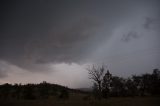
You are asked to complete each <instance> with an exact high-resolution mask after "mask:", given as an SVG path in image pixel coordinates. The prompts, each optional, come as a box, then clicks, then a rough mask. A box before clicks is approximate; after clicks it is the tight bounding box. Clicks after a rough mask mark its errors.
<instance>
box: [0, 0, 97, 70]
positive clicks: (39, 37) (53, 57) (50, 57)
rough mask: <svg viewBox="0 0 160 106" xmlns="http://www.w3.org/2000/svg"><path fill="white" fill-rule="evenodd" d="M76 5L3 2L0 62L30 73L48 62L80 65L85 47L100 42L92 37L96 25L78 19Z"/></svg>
mask: <svg viewBox="0 0 160 106" xmlns="http://www.w3.org/2000/svg"><path fill="white" fill-rule="evenodd" d="M66 3H67V4H66ZM73 3H74V4H75V5H77V6H79V5H78V4H77V3H76V2H73ZM1 5H2V4H1ZM75 5H72V3H70V2H63V3H61V2H58V1H36V2H35V1H12V2H7V1H5V2H4V3H3V5H2V9H3V11H2V18H1V23H2V28H1V29H0V34H1V39H0V44H1V45H0V51H1V52H0V58H1V59H2V60H5V61H8V62H10V63H12V64H15V65H18V66H19V67H22V68H27V69H29V70H36V69H38V70H41V68H39V67H41V64H47V63H50V62H73V61H74V62H78V61H80V60H81V59H82V58H83V57H84V54H86V53H87V50H89V49H87V48H88V46H90V45H92V42H94V41H95V39H98V38H99V37H97V38H96V37H95V36H94V33H95V31H96V29H95V28H97V27H99V23H97V20H96V19H94V17H91V16H86V15H84V14H81V13H78V14H79V15H77V13H76V12H74V10H73V7H74V6H75ZM70 6H71V7H70ZM74 8H75V9H77V8H76V7H74ZM77 12H80V11H79V10H77ZM74 14H76V15H74ZM72 15H73V16H74V18H73V17H72ZM66 20H67V21H66ZM42 70H44V69H43V68H42Z"/></svg>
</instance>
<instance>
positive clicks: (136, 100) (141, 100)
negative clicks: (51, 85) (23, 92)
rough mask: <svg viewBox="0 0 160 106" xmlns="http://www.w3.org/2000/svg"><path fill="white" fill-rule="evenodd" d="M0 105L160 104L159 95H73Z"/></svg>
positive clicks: (153, 105)
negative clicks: (94, 96) (64, 97)
mask: <svg viewBox="0 0 160 106" xmlns="http://www.w3.org/2000/svg"><path fill="white" fill-rule="evenodd" d="M0 106H160V97H123V98H120V97H117V98H109V99H107V100H94V99H91V100H84V99H83V98H81V97H80V96H77V97H76V96H75V97H74V96H73V97H71V98H70V99H68V100H57V99H48V100H16V101H15V100H14V101H13V100H8V101H1V102H0Z"/></svg>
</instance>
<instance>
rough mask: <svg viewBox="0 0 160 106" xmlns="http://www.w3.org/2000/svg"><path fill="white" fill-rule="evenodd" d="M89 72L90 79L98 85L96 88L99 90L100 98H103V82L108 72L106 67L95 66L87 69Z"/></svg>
mask: <svg viewBox="0 0 160 106" xmlns="http://www.w3.org/2000/svg"><path fill="white" fill-rule="evenodd" d="M87 70H88V74H89V78H90V79H92V80H93V81H94V84H96V86H97V88H98V93H99V96H100V97H101V94H102V82H103V78H104V76H105V73H106V71H107V70H106V67H105V66H104V65H102V66H96V65H93V66H91V67H89V68H87Z"/></svg>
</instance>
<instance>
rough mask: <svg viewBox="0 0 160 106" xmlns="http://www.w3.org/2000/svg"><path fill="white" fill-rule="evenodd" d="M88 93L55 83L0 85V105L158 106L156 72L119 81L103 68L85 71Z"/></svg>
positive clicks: (159, 90)
mask: <svg viewBox="0 0 160 106" xmlns="http://www.w3.org/2000/svg"><path fill="white" fill-rule="evenodd" d="M88 72H89V76H90V79H92V81H93V82H94V84H93V89H92V92H89V91H81V90H76V89H70V88H67V87H64V86H61V85H57V84H50V83H47V82H45V81H44V82H42V83H40V84H25V85H22V84H14V85H12V84H8V83H6V84H3V85H0V106H22V105H23V106H28V105H30V106H66V105H70V106H72V105H77V106H81V105H83V106H90V105H91V106H135V105H136V106H159V105H160V70H159V69H154V70H153V71H152V73H150V74H149V73H146V74H142V75H133V76H132V77H130V78H122V77H118V76H114V75H112V74H111V73H110V72H109V70H106V68H105V67H104V66H101V67H96V66H93V67H91V68H88Z"/></svg>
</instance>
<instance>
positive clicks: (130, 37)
mask: <svg viewBox="0 0 160 106" xmlns="http://www.w3.org/2000/svg"><path fill="white" fill-rule="evenodd" d="M139 36H140V35H138V33H137V32H135V31H131V32H129V33H127V34H124V35H123V36H122V41H124V42H129V41H131V40H133V39H137V38H139Z"/></svg>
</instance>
